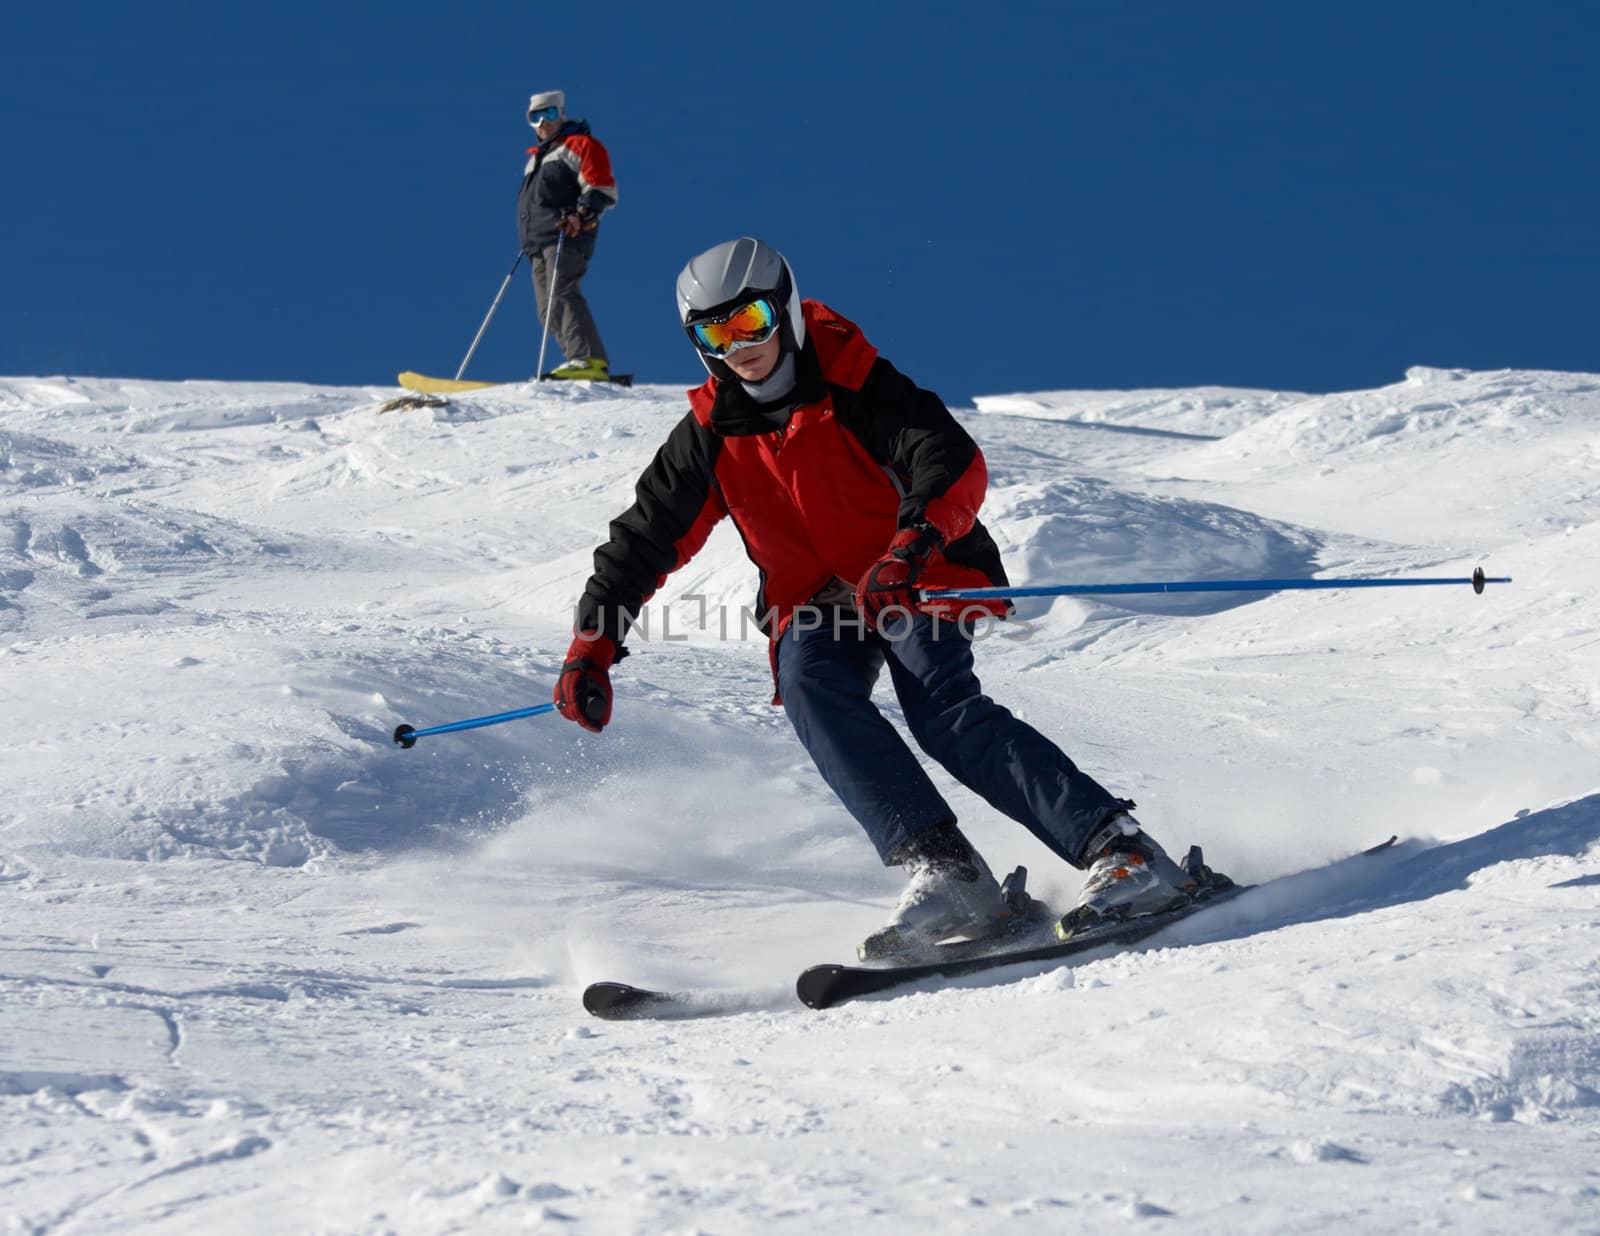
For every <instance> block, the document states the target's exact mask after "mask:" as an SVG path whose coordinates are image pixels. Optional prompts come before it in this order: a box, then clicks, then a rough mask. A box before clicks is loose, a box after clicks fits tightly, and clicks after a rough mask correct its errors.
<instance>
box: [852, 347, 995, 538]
mask: <svg viewBox="0 0 1600 1236" xmlns="http://www.w3.org/2000/svg"><path fill="white" fill-rule="evenodd" d="M832 391H833V407H834V411H835V412H837V413H838V415H839V419H840V420H841V421H842V422H843V423H844V425H845V427H846V428H847V429H849V430H850V432H851V433H853V434H854V435H855V436H856V438H857V439H858V440H859V441H860V443H861V445H862V446H864V447H866V448H867V452H868V454H870V455H871V456H872V457H873V459H875V460H877V462H878V463H880V464H882V465H884V466H885V467H887V468H890V469H891V470H892V471H893V472H894V474H895V476H896V477H897V478H898V480H899V483H900V526H901V527H902V528H904V527H906V526H907V525H908V524H911V523H914V522H916V521H917V520H918V519H921V518H922V514H923V512H924V511H926V510H927V509H928V503H929V502H931V501H933V499H935V498H937V497H939V496H940V495H941V494H943V493H945V492H946V491H947V490H948V489H949V488H950V487H951V486H952V485H954V484H955V483H956V481H957V480H959V479H960V478H961V476H962V474H963V473H964V472H966V470H967V469H968V468H969V467H970V466H971V465H972V461H973V459H974V458H975V457H976V455H977V453H978V444H977V443H976V442H974V441H973V440H972V436H971V435H970V434H969V433H967V431H966V430H965V429H963V428H962V427H961V425H960V422H958V421H957V420H956V418H955V417H954V416H952V415H951V414H950V409H949V408H947V407H945V406H944V400H942V399H940V398H939V396H937V395H935V394H934V393H933V392H932V391H926V390H923V389H922V388H921V387H920V386H918V385H917V384H916V383H915V382H913V381H912V380H911V379H910V378H908V377H906V375H905V374H903V373H901V372H900V371H899V370H898V369H896V368H895V367H894V366H893V365H891V364H890V363H889V362H888V361H886V360H884V359H883V357H881V356H880V357H878V359H877V360H875V361H874V362H873V363H872V371H871V372H870V373H869V374H868V375H867V380H866V381H865V382H864V383H862V386H861V389H860V390H859V391H852V390H847V389H845V388H844V387H841V386H835V387H833V388H832Z"/></svg>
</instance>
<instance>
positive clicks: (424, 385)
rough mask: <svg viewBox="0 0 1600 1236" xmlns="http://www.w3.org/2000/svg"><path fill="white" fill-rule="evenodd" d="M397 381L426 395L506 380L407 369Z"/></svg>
mask: <svg viewBox="0 0 1600 1236" xmlns="http://www.w3.org/2000/svg"><path fill="white" fill-rule="evenodd" d="M395 381H397V382H399V383H400V385H401V386H403V387H405V388H406V389H407V390H408V391H421V392H422V393H423V394H425V395H449V394H453V393H454V392H456V391H476V390H482V389H483V388H484V387H485V386H505V385H507V383H505V382H473V381H470V380H467V379H461V380H457V379H455V378H430V377H429V376H428V375H427V374H425V373H413V372H411V370H409V369H407V370H406V371H405V372H404V373H402V374H401V375H400V376H399V377H398V378H396V379H395Z"/></svg>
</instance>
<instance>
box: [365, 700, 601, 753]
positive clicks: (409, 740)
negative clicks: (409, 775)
mask: <svg viewBox="0 0 1600 1236" xmlns="http://www.w3.org/2000/svg"><path fill="white" fill-rule="evenodd" d="M555 710H556V706H555V705H554V704H535V705H534V706H533V707H532V708H518V709H515V710H513V711H512V712H497V713H494V714H493V715H492V716H488V717H471V718H469V719H467V720H466V721H452V722H450V723H449V724H448V725H434V726H429V727H428V728H427V729H425V730H419V729H416V728H415V727H414V726H410V725H397V726H395V730H394V740H395V742H397V743H399V744H400V745H401V746H402V747H404V748H405V749H406V750H407V751H409V750H411V748H412V747H414V746H416V745H417V739H419V738H428V737H431V736H432V735H434V734H454V733H455V732H456V731H457V730H476V729H481V728H482V727H483V726H485V725H499V724H500V723H501V722H502V721H519V720H521V719H522V718H523V717H537V716H538V715H539V714H540V713H546V712H554V711H555ZM605 711H606V697H605V696H604V695H602V694H601V693H600V692H598V691H596V692H594V693H592V694H591V695H590V696H589V698H588V699H586V700H584V701H583V713H584V716H586V717H588V718H589V720H591V721H593V722H595V723H596V724H597V725H598V724H599V722H600V718H601V717H603V716H605Z"/></svg>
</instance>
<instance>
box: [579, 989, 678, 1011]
mask: <svg viewBox="0 0 1600 1236" xmlns="http://www.w3.org/2000/svg"><path fill="white" fill-rule="evenodd" d="M679 1003H680V997H679V996H677V995H675V994H674V993H672V992H668V991H651V990H649V989H648V988H645V987H630V986H629V985H628V984H627V983H610V982H602V983H590V984H589V985H588V986H587V987H585V988H584V989H583V1007H584V1011H585V1012H587V1013H589V1014H591V1015H592V1016H594V1017H599V1018H602V1019H603V1020H605V1021H627V1020H629V1019H630V1018H634V1017H656V1016H659V1015H660V1014H661V1013H662V1012H664V1011H668V1010H670V1009H671V1008H672V1007H674V1006H676V1005H677V1004H679Z"/></svg>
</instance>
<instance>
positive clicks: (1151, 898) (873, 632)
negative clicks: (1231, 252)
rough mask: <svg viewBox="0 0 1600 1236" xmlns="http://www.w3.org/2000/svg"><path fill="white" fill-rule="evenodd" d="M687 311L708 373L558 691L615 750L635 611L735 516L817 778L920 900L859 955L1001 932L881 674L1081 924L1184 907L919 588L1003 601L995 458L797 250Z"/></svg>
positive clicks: (588, 595) (706, 273)
mask: <svg viewBox="0 0 1600 1236" xmlns="http://www.w3.org/2000/svg"><path fill="white" fill-rule="evenodd" d="M677 294H678V311H679V319H680V321H681V322H682V323H683V325H684V328H685V330H686V331H687V333H688V335H689V338H690V340H691V341H692V342H693V344H694V345H695V347H696V349H697V351H698V353H699V355H700V358H701V360H702V362H703V363H704V364H705V367H706V369H707V371H708V372H709V373H710V375H711V376H710V377H709V378H708V379H707V380H706V382H705V383H704V384H703V385H702V386H700V387H699V388H697V389H696V390H694V391H692V392H691V393H690V396H689V403H690V410H689V412H688V414H687V415H686V416H685V417H684V418H683V420H682V421H680V422H679V424H678V425H677V427H676V428H675V429H674V430H673V431H672V433H671V435H670V436H669V437H668V439H667V441H666V442H665V443H664V444H663V445H662V447H661V448H660V449H659V450H658V451H657V453H656V456H655V458H654V460H653V461H652V463H651V464H650V466H649V468H647V469H646V471H645V473H644V475H643V476H641V477H640V478H639V482H638V485H637V489H636V500H635V502H634V504H633V505H632V506H631V507H629V508H628V509H627V510H626V511H624V512H623V513H622V514H621V515H620V516H618V517H617V519H616V520H615V521H613V523H612V524H611V537H610V539H609V540H608V541H607V542H606V543H605V544H603V545H601V546H600V547H599V548H598V549H597V550H596V551H595V571H594V574H593V575H592V576H591V578H590V579H589V581H588V584H587V586H586V588H585V590H584V594H583V597H582V599H581V600H580V602H579V605H578V615H577V635H576V638H574V640H573V642H572V646H571V648H570V649H569V650H568V653H567V658H566V662H565V664H564V665H563V667H562V671H561V676H560V679H559V680H558V682H557V685H556V689H555V700H556V704H557V706H558V708H559V710H560V711H561V713H562V715H564V716H566V717H568V718H569V719H571V720H573V721H576V722H577V723H578V724H580V725H582V726H584V727H585V728H586V729H589V730H593V731H595V732H597V733H598V732H599V731H600V730H601V729H603V728H604V726H605V725H606V723H607V722H608V721H609V720H610V717H611V705H612V689H611V682H610V675H609V671H610V669H611V667H612V665H613V664H615V662H616V661H617V660H619V659H620V658H621V657H622V656H624V655H625V650H624V648H623V639H624V637H625V636H626V634H627V629H628V625H629V622H630V621H631V618H630V616H631V615H635V614H637V613H638V612H639V610H640V608H641V606H642V605H643V604H644V602H645V601H646V600H647V599H648V598H649V597H650V596H651V594H652V593H654V592H655V590H656V589H657V588H658V587H659V586H660V584H661V582H662V581H663V580H664V579H665V577H666V576H667V575H668V574H669V573H670V572H672V571H674V570H676V569H677V568H678V567H681V566H682V565H683V564H684V563H686V562H687V561H688V560H689V559H690V558H691V557H692V556H693V555H694V554H695V553H696V552H697V551H698V550H699V549H700V547H701V546H702V545H703V544H704V543H705V540H706V537H707V536H708V535H709V534H710V532H711V529H712V528H713V526H714V525H715V524H716V523H717V522H718V521H719V520H720V519H722V518H723V516H725V515H730V514H731V516H732V518H733V520H734V523H735V524H736V525H737V526H738V529H739V533H740V535H741V537H742V538H743V539H744V543H745V546H746V549H747V551H748V553H749V555H750V557H751V559H752V560H753V561H754V562H755V564H756V565H757V567H759V568H760V570H761V589H760V593H759V595H758V597H757V603H756V608H757V612H758V613H761V614H764V615H766V616H767V619H768V622H767V634H768V636H769V637H770V638H771V640H772V645H771V655H772V661H773V667H774V672H775V674H776V678H777V685H778V689H779V695H780V697H781V702H782V704H783V706H784V708H785V710H786V711H787V713H788V716H789V719H790V720H791V722H792V723H793V725H794V728H795V732H796V733H797V734H798V735H799V737H800V741H801V742H802V743H803V744H804V745H805V747H806V750H807V751H808V752H809V753H810V755H811V757H812V759H813V760H814V761H815V763H816V766H817V769H818V771H819V772H820V773H821V774H822V776H823V779H824V780H825V781H826V782H827V783H828V785H829V786H830V787H831V788H832V789H833V790H834V792H835V793H836V794H837V795H838V796H839V798H840V799H841V801H843V803H844V805H845V806H846V807H847V808H848V809H849V811H850V813H851V814H852V815H853V816H854V817H855V818H856V820H857V821H858V822H859V823H860V824H861V826H862V828H863V829H864V830H865V831H866V834H867V836H868V837H869V838H870V839H871V841H872V843H873V845H874V846H875V847H876V848H877V850H878V854H879V856H880V857H881V858H882V859H883V861H884V863H885V864H887V865H890V866H902V867H904V868H905V870H906V874H907V876H908V883H907V886H906V889H905V892H904V894H903V896H902V897H901V898H900V902H899V904H898V906H897V907H896V909H895V912H894V915H893V916H892V918H891V919H890V922H889V924H888V926H887V927H885V928H884V929H883V930H882V931H880V932H878V933H876V934H875V935H874V936H873V937H872V938H871V939H869V940H868V941H867V942H866V943H865V944H864V945H863V950H864V951H863V955H864V956H869V955H870V956H885V955H889V954H892V953H896V952H904V951H912V950H916V949H919V948H922V947H926V946H927V945H928V944H931V943H934V942H937V941H938V940H940V939H944V938H947V937H950V936H955V935H965V936H982V935H985V934H989V933H991V932H993V931H995V930H997V929H998V927H999V923H1000V921H1001V920H1003V919H1004V917H1005V915H1006V913H1007V906H1006V903H1005V901H1004V899H1003V898H1002V896H1001V893H1000V888H999V885H998V884H997V882H996V881H995V878H994V876H993V875H992V874H991V872H990V870H989V867H988V865H987V864H986V863H985V862H984V860H983V858H982V857H981V856H980V855H979V854H978V853H977V851H976V850H975V849H974V848H973V847H972V845H971V844H970V843H969V842H968V840H967V838H966V837H965V836H964V835H963V834H962V832H961V830H960V829H959V828H958V827H957V824H956V816H955V812H954V811H953V810H952V809H951V807H950V805H949V804H948V803H947V802H946V801H945V799H944V797H943V796H942V795H941V794H940V793H939V791H938V790H937V789H936V788H935V786H934V784H933V782H932V781H931V780H930V779H929V777H928V775H927V773H926V772H925V771H924V769H923V768H922V766H921V764H920V763H919V762H918V759H917V757H916V756H915V755H914V754H913V752H912V751H911V750H910V748H909V747H908V746H907V745H906V743H905V742H904V741H903V740H902V739H901V737H900V735H899V734H898V733H897V732H896V730H895V729H894V727H893V726H892V725H891V724H890V722H889V721H888V720H887V719H886V718H885V717H884V716H883V714H882V713H881V712H879V711H878V709H877V708H876V706H875V705H874V704H873V703H872V698H871V695H872V687H873V683H874V682H875V681H876V679H877V678H878V676H879V673H880V672H881V671H882V670H883V668H884V667H885V666H887V667H888V670H889V675H890V679H891V681H892V683H893V685H894V690H895V693H896V695H897V696H898V698H899V700H900V703H901V706H902V708H903V710H904V715H905V720H906V725H907V727H908V728H909V729H910V731H911V734H912V736H913V737H914V738H915V739H916V741H917V743H918V745H920V746H921V748H922V749H923V751H924V752H926V753H927V754H928V755H930V756H931V757H932V758H934V759H935V760H937V761H939V763H940V764H942V765H943V766H944V767H945V768H946V769H948V770H949V772H950V773H951V774H952V775H953V776H954V777H955V778H956V779H957V780H959V781H960V782H961V783H962V784H963V785H965V786H967V787H968V788H969V789H971V790H972V791H974V792H975V793H977V794H978V795H980V796H981V797H983V798H984V799H986V800H987V801H988V802H989V803H990V804H992V805H993V806H994V807H995V808H996V809H997V810H999V811H1001V812H1004V813H1005V814H1006V815H1008V816H1010V817H1011V818H1012V819H1014V820H1017V821H1019V822H1020V823H1022V824H1023V825H1025V826H1026V827H1027V828H1028V829H1029V831H1031V832H1032V833H1033V834H1034V835H1035V836H1036V837H1038V838H1039V839H1040V840H1041V841H1042V842H1044V844H1045V845H1047V846H1048V847H1049V848H1050V849H1051V850H1053V851H1054V852H1055V853H1056V854H1058V855H1060V856H1061V857H1062V858H1063V859H1065V860H1066V861H1067V862H1069V863H1071V864H1072V865H1074V866H1077V867H1087V868H1088V869H1089V878H1088V880H1087V881H1086V883H1085V885H1084V891H1083V893H1082V895H1081V897H1080V900H1079V903H1078V906H1077V907H1075V908H1074V910H1073V911H1072V913H1071V914H1070V915H1069V916H1068V917H1069V919H1071V920H1072V921H1073V923H1074V925H1077V924H1079V923H1083V922H1090V921H1094V920H1095V919H1096V918H1099V917H1101V916H1113V915H1121V914H1127V913H1147V912H1153V911H1156V910H1159V909H1164V908H1166V907H1167V906H1169V905H1172V904H1175V903H1177V902H1181V901H1182V900H1183V899H1184V898H1185V896H1186V892H1185V888H1186V886H1187V885H1188V884H1189V880H1188V877H1187V875H1186V874H1185V873H1184V872H1183V871H1182V870H1181V869H1180V868H1179V867H1178V866H1177V864H1175V863H1174V862H1172V860H1171V859H1170V858H1168V857H1167V855H1166V854H1165V853H1164V852H1163V851H1162V849H1161V847H1160V846H1158V845H1157V844H1156V843H1155V842H1154V841H1152V840H1151V839H1150V838H1149V837H1147V836H1146V835H1145V834H1144V833H1143V832H1142V831H1141V830H1140V828H1139V826H1138V824H1137V822H1136V821H1135V820H1134V819H1133V817H1132V816H1130V815H1129V814H1128V811H1127V809H1128V808H1129V807H1131V806H1132V805H1133V804H1132V803H1131V802H1128V801H1126V800H1123V799H1119V798H1116V797H1114V796H1113V795H1112V794H1111V793H1110V792H1109V791H1107V790H1106V789H1105V788H1103V787H1102V786H1101V785H1100V784H1099V783H1098V782H1096V781H1095V780H1094V779H1093V778H1091V777H1090V776H1088V775H1087V774H1086V773H1084V772H1083V771H1081V770H1080V769H1079V768H1078V767H1077V766H1076V765H1075V764H1074V763H1073V762H1072V761H1071V760H1070V759H1068V758H1067V756H1066V755H1065V754H1064V753H1063V752H1062V751H1061V750H1060V749H1059V748H1057V747H1056V746H1055V745H1054V744H1053V743H1051V742H1050V741H1049V740H1048V739H1047V738H1045V737H1044V736H1043V735H1041V734H1039V733H1038V732H1037V731H1036V730H1034V729H1033V728H1032V727H1030V726H1028V725H1026V724H1024V723H1023V722H1021V721H1019V720H1018V719H1017V718H1016V717H1014V716H1012V715H1011V713H1010V712H1008V711H1007V710H1006V709H1004V708H1002V707H1001V706H1000V705H999V704H997V703H995V702H994V701H993V700H991V699H990V698H989V697H988V696H986V695H984V693H983V691H982V689H981V687H980V686H979V683H978V679H977V677H976V674H975V673H974V669H973V654H972V641H971V632H970V628H969V627H967V626H966V624H964V623H962V622H959V621H956V620H954V618H953V617H952V616H951V615H949V614H941V613H938V612H929V611H930V610H933V609H936V608H937V607H931V606H928V605H926V604H923V603H920V602H919V598H918V590H919V589H921V588H941V587H961V586H967V587H972V586H987V585H1004V583H1005V582H1006V580H1005V574H1004V571H1003V570H1002V568H1001V565H1000V555H999V552H998V550H997V549H996V547H995V544H994V541H993V540H992V539H991V537H990V536H989V533H988V532H987V531H986V530H985V529H984V527H983V525H982V524H981V523H980V522H978V519H977V512H978V508H979V506H980V505H981V503H982V501H983V495H984V491H985V488H986V486H987V479H988V478H987V471H986V468H985V465H984V461H983V454H982V452H981V451H979V449H978V447H977V445H976V444H975V443H974V442H973V440H972V439H971V438H970V437H969V436H968V435H967V433H966V431H965V430H963V429H962V428H961V426H960V425H959V424H958V423H957V422H956V420H955V418H954V417H953V416H952V415H951V414H950V411H949V409H947V408H946V407H945V405H944V403H943V402H942V401H941V400H940V399H939V397H938V396H937V395H935V394H933V393H931V392H929V391H925V390H921V389H919V388H918V387H917V386H916V385H915V384H914V383H913V382H912V381H911V380H910V379H909V378H907V377H906V376H904V375H903V374H901V373H900V372H898V371H897V370H896V369H895V368H894V366H893V365H891V364H890V363H889V362H888V361H887V360H884V359H883V358H882V357H880V356H878V355H877V351H876V349H874V348H873V347H872V345H871V344H869V343H868V342H867V340H866V338H865V337H864V336H863V335H862V333H861V331H860V330H859V329H857V327H856V326H855V325H854V324H853V323H851V322H850V321H848V320H846V319H845V318H843V317H841V316H840V315H839V314H837V313H835V312H833V310H831V309H829V308H828V307H827V306H825V305H822V304H819V303H818V302H816V301H811V300H807V301H802V300H801V299H800V295H799V292H798V290H797V288H796V285H795V280H794V273H793V271H792V270H791V269H790V267H789V264H788V262H787V261H786V260H785V259H784V258H783V256H782V254H780V253H778V252H777V251H776V250H774V249H773V248H771V247H770V246H768V245H766V244H763V243H762V242H761V241H758V240H754V239H752V238H750V237H742V238H740V239H738V240H733V241H729V242H727V243H725V244H721V245H718V246H716V247H715V248H713V249H710V250H708V251H707V252H705V253H702V254H701V255H700V256H699V257H697V258H695V259H694V260H693V261H691V262H690V263H689V264H688V266H686V267H685V268H684V270H683V272H682V274H681V275H679V277H678V287H677Z"/></svg>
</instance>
